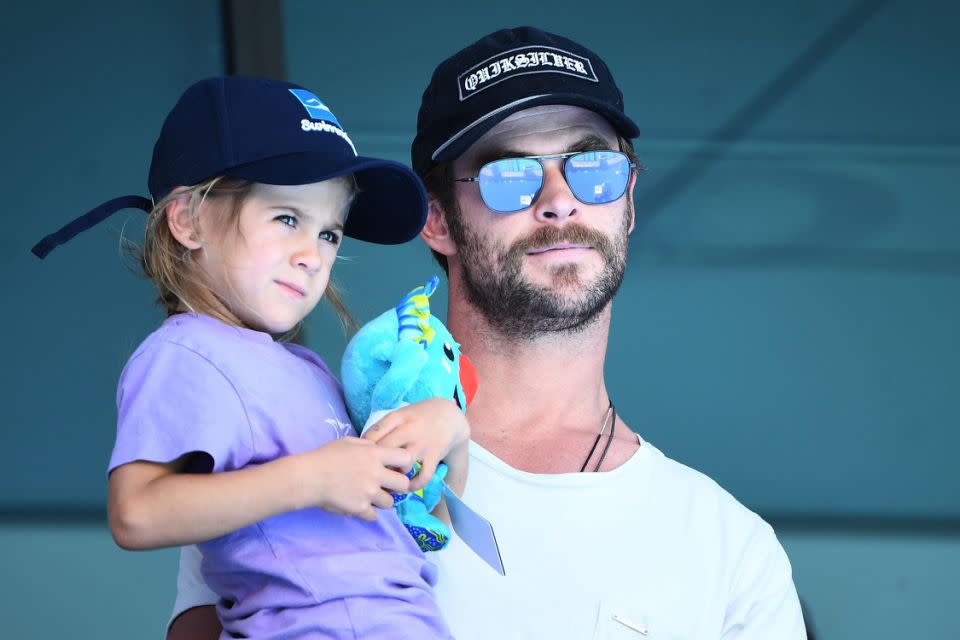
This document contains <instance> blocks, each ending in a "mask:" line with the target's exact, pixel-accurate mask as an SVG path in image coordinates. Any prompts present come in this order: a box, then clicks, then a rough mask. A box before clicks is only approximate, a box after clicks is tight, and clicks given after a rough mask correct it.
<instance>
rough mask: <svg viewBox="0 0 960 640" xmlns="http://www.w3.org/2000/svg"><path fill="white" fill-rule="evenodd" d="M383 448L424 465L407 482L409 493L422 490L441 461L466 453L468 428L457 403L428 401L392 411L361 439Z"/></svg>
mask: <svg viewBox="0 0 960 640" xmlns="http://www.w3.org/2000/svg"><path fill="white" fill-rule="evenodd" d="M363 439H364V440H369V441H370V442H374V443H376V444H377V445H380V446H382V447H400V448H402V449H405V450H406V451H407V452H408V453H409V454H410V456H411V458H412V459H413V460H419V461H420V462H421V464H422V465H423V468H422V469H420V473H418V474H417V476H416V477H415V478H414V479H413V480H412V481H411V482H410V487H409V489H408V491H416V490H417V489H422V488H423V487H424V486H426V484H427V483H428V482H430V478H432V477H433V473H434V471H436V469H437V465H438V464H440V461H441V460H443V459H444V458H446V457H447V456H448V455H450V454H451V453H453V452H457V451H460V450H462V451H463V452H464V453H465V452H466V446H467V442H469V440H470V424H469V423H468V422H467V418H466V416H464V415H463V412H462V411H461V410H460V408H459V407H457V405H456V403H454V402H453V401H452V400H448V399H446V398H429V399H427V400H421V401H420V402H415V403H414V404H411V405H408V406H406V407H401V408H400V409H397V410H396V411H393V412H391V413H389V414H387V415H386V416H384V418H383V419H382V420H381V421H380V422H378V423H377V424H375V425H373V426H372V427H370V428H369V429H367V432H366V433H365V434H364V435H363Z"/></svg>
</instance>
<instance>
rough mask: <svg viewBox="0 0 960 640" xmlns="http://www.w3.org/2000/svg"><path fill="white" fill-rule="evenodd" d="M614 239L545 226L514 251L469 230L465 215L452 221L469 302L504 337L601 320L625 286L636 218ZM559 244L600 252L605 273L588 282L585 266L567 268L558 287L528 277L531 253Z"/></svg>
mask: <svg viewBox="0 0 960 640" xmlns="http://www.w3.org/2000/svg"><path fill="white" fill-rule="evenodd" d="M629 207H630V205H629V203H628V204H627V205H626V207H625V209H624V213H623V222H622V224H621V226H620V228H619V229H618V230H617V235H616V236H615V237H614V238H613V239H612V241H611V239H610V238H608V237H607V236H605V235H604V234H602V233H601V232H599V231H596V230H593V229H590V228H588V227H585V226H583V225H580V224H577V223H572V224H567V225H565V226H563V227H556V226H552V225H551V226H545V227H542V228H540V229H538V230H537V231H535V232H534V233H532V234H530V235H529V236H527V237H526V238H521V239H520V240H518V241H517V242H515V243H514V244H513V245H511V246H510V247H506V246H504V244H503V243H502V242H495V241H491V240H490V239H489V238H485V237H483V236H481V235H480V234H478V233H476V232H474V231H473V230H471V229H468V228H467V227H466V226H465V225H464V224H463V219H462V215H461V212H460V211H453V212H452V213H453V215H448V216H447V226H448V228H449V230H450V234H451V236H452V237H453V240H454V242H456V244H457V253H458V256H459V258H460V266H461V268H462V273H463V283H464V287H465V290H466V294H467V299H468V301H469V302H470V303H471V304H472V305H473V306H474V307H475V308H476V309H477V310H479V311H480V312H481V313H482V314H483V316H484V317H485V318H486V320H487V323H488V324H489V325H490V327H491V328H492V329H493V330H494V331H496V332H497V333H499V334H500V335H502V336H503V337H505V338H510V339H514V340H523V339H531V338H536V337H538V336H542V335H545V334H548V333H557V332H576V331H581V330H583V329H584V328H585V327H587V326H589V325H590V324H591V323H592V322H593V321H595V320H596V319H597V317H598V316H599V315H600V312H601V311H603V310H604V308H606V306H607V304H608V303H609V302H610V301H611V300H612V299H613V296H614V295H615V294H616V293H617V289H619V288H620V283H621V282H622V281H623V274H624V271H625V269H626V264H627V245H628V242H629V231H630V221H631V213H630V209H629ZM559 243H574V244H586V245H589V246H591V247H592V248H593V250H595V251H597V252H599V253H600V256H601V257H602V258H603V269H602V270H601V272H600V274H599V275H598V276H597V277H596V278H595V279H594V281H593V282H589V283H584V282H583V281H582V280H581V277H580V266H579V265H576V264H562V265H559V266H556V267H554V268H553V269H552V270H551V272H550V275H551V277H552V280H553V283H552V284H553V286H554V287H555V288H556V289H554V288H550V287H548V286H539V285H536V284H533V283H531V282H529V281H527V280H525V279H524V277H523V259H524V256H525V255H526V253H527V251H528V250H530V249H535V248H539V247H545V246H549V245H553V244H559Z"/></svg>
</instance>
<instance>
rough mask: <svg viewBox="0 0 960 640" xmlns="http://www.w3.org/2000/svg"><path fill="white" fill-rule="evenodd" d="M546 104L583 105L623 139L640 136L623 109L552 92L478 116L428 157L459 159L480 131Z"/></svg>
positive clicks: (439, 159) (577, 95)
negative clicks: (604, 120)
mask: <svg viewBox="0 0 960 640" xmlns="http://www.w3.org/2000/svg"><path fill="white" fill-rule="evenodd" d="M547 104H566V105H570V106H574V107H583V108H584V109H589V110H590V111H593V112H595V113H598V114H600V115H601V116H603V117H604V118H606V119H607V120H608V121H609V122H610V124H611V125H613V128H614V129H615V130H616V132H617V133H618V134H619V135H621V136H623V137H625V138H629V139H632V138H636V137H637V136H638V135H640V130H639V129H638V128H637V125H636V124H635V123H634V122H633V120H631V119H630V118H628V117H627V116H626V115H625V114H624V113H623V112H622V111H620V110H618V109H614V108H612V107H611V106H610V105H609V104H607V103H606V102H602V101H600V100H594V99H592V98H589V97H586V96H583V95H579V94H574V93H552V94H547V95H542V96H535V97H532V98H529V99H526V100H520V101H517V102H516V103H514V104H511V105H509V106H507V107H503V108H500V109H497V110H496V111H494V112H493V113H488V114H486V115H485V116H483V117H482V118H478V119H477V120H475V121H474V122H472V123H471V124H469V125H468V126H466V127H464V128H463V129H461V130H460V131H459V132H458V133H457V134H456V135H454V136H453V137H452V138H450V139H449V140H447V141H446V142H444V143H443V144H442V145H440V147H438V149H437V150H435V151H434V152H433V157H432V158H431V160H432V161H433V162H435V163H442V162H450V161H451V160H455V159H456V158H459V157H460V156H461V155H462V154H463V152H464V151H466V150H467V149H469V148H470V146H471V145H472V144H473V143H474V142H476V141H477V140H479V139H480V138H481V136H483V134H485V133H486V132H488V131H490V129H492V128H494V127H495V126H497V125H498V124H499V123H501V122H503V121H504V120H505V119H507V118H508V117H510V116H511V115H513V114H514V113H517V112H518V111H523V110H524V109H530V108H532V107H539V106H542V105H547Z"/></svg>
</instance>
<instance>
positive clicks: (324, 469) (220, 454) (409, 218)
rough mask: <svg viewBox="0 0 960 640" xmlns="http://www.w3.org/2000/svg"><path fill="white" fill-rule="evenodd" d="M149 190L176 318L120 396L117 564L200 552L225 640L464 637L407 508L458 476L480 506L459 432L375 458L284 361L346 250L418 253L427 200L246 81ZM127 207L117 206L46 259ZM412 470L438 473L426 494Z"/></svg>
mask: <svg viewBox="0 0 960 640" xmlns="http://www.w3.org/2000/svg"><path fill="white" fill-rule="evenodd" d="M149 184H150V191H151V194H152V195H153V199H154V202H155V205H154V206H152V207H150V218H149V222H148V227H147V234H146V238H145V242H144V246H143V265H144V268H145V271H146V273H147V274H148V275H149V276H150V277H151V278H152V279H153V281H154V282H155V283H156V285H157V288H158V289H159V294H160V295H159V298H160V301H161V303H162V304H163V305H164V306H165V307H166V310H167V313H168V316H169V317H168V318H167V320H166V321H165V322H164V323H163V325H162V326H161V327H160V328H159V329H158V330H157V331H155V332H154V333H153V334H151V335H150V336H149V337H148V338H147V339H146V340H145V341H144V342H143V343H142V344H141V345H140V347H139V348H138V349H137V350H136V352H135V353H134V354H133V356H132V357H131V358H130V360H129V361H128V362H127V365H126V367H125V368H124V370H123V373H122V374H121V378H120V383H119V388H118V391H117V406H118V411H119V419H118V428H117V440H116V445H115V448H114V451H113V455H112V457H111V460H110V471H109V473H110V475H109V520H110V528H111V531H112V532H113V535H114V538H115V539H116V541H117V543H118V544H119V545H120V546H121V547H124V548H128V549H153V548H158V547H166V546H172V545H185V544H192V543H199V544H198V547H199V548H200V550H201V551H202V553H203V573H204V578H205V580H206V582H207V583H208V584H209V585H210V587H212V588H213V590H214V591H216V593H217V594H218V596H219V603H218V605H217V612H218V614H219V616H220V619H221V622H222V624H223V628H224V633H223V635H222V636H221V637H223V638H228V637H232V638H274V637H276V638H280V637H282V638H319V637H323V638H355V637H364V638H366V637H378V638H379V637H389V638H417V639H418V640H424V639H426V638H446V637H449V633H448V631H447V629H446V626H445V625H444V623H443V621H442V619H441V617H440V614H439V612H438V610H437V607H436V605H435V603H434V599H433V592H432V588H433V584H434V582H435V570H434V569H433V566H432V565H431V564H430V563H428V562H426V561H425V558H424V555H423V553H422V552H421V551H420V550H419V549H418V547H417V545H416V543H415V542H414V540H413V539H412V538H411V536H410V535H409V534H408V533H407V531H406V530H405V529H404V527H403V526H402V525H401V523H400V522H399V520H398V519H397V517H396V515H395V512H394V511H393V509H391V508H390V507H392V504H393V499H392V495H391V492H402V491H408V490H410V489H415V488H419V487H420V486H422V485H423V484H425V483H426V481H427V480H428V479H429V477H430V476H431V475H432V471H433V469H434V468H435V466H436V462H438V461H439V459H441V458H445V459H446V461H447V462H448V464H450V467H451V468H450V473H451V474H453V477H452V478H450V477H449V476H448V482H450V483H452V484H453V485H454V489H455V490H456V489H458V488H462V484H463V482H464V480H465V478H464V477H463V474H464V473H465V469H464V467H465V462H466V442H467V439H468V435H469V434H468V427H467V424H466V421H465V419H464V418H463V414H462V413H461V412H460V410H459V409H458V408H457V407H456V405H455V404H454V403H453V402H451V401H448V400H431V401H427V402H423V403H418V404H414V405H411V406H410V407H407V408H405V409H401V410H400V411H399V412H396V413H394V414H392V415H391V417H390V418H389V422H388V421H387V420H385V421H384V423H381V425H380V428H379V429H378V431H379V434H378V435H377V436H376V439H377V442H376V443H374V442H373V441H371V440H363V439H359V438H356V437H352V434H353V433H354V432H353V428H352V426H351V425H350V422H349V418H348V416H347V412H346V409H345V407H344V404H343V398H342V394H341V390H340V387H339V385H338V383H337V381H336V380H335V378H334V376H333V375H332V374H331V373H330V371H329V369H328V368H327V366H326V365H325V364H324V363H323V361H322V360H320V358H319V357H318V356H317V355H316V354H314V353H313V352H311V351H310V350H308V349H306V348H304V347H301V346H297V345H293V344H284V343H282V342H279V341H278V340H277V337H278V336H284V335H288V334H290V333H291V332H294V331H295V330H296V329H297V327H298V325H299V323H300V322H301V321H302V320H303V319H304V317H306V315H307V314H308V313H310V311H311V310H313V308H314V306H315V305H316V304H317V302H318V301H319V300H320V297H321V296H322V295H323V294H324V292H325V291H327V292H328V294H330V293H331V292H332V291H331V289H330V288H329V282H328V278H329V275H330V269H331V266H332V265H333V261H334V259H335V257H336V255H337V249H338V247H339V244H340V240H341V236H342V235H344V234H346V235H350V236H352V237H355V238H359V239H363V240H368V241H372V242H377V243H384V244H386V243H398V242H404V241H406V240H409V239H410V238H412V237H413V236H415V235H416V234H417V233H418V232H419V230H420V227H421V226H422V225H423V221H424V218H425V213H426V198H425V194H424V192H423V188H422V186H421V185H420V183H419V181H418V179H417V178H416V177H415V176H414V175H413V173H412V172H411V171H409V170H408V169H407V168H405V167H403V166H402V165H399V164H396V163H392V162H388V161H385V160H377V159H372V158H364V157H359V156H357V154H356V151H355V149H354V147H353V143H352V142H351V141H350V138H349V137H348V136H347V134H346V133H345V132H344V131H343V128H342V127H341V126H340V124H339V122H338V121H337V119H336V118H335V117H334V116H333V114H332V113H330V111H329V110H328V109H327V108H326V106H325V105H324V104H323V103H322V102H320V100H318V99H317V98H316V96H314V95H313V94H312V93H310V92H309V91H307V90H305V89H302V88H300V87H297V86H295V85H292V84H287V83H283V82H275V81H269V80H262V79H254V78H242V77H236V76H233V77H221V78H212V79H208V80H204V81H201V82H199V83H197V84H195V85H193V86H192V87H190V88H189V89H188V90H187V91H186V92H185V93H184V95H183V96H182V97H181V99H180V101H179V102H178V103H177V105H176V106H175V107H174V108H173V110H172V111H171V113H170V114H169V116H168V117H167V119H166V121H165V123H164V125H163V129H162V130H161V133H160V136H159V139H158V140H157V143H156V146H155V148H154V155H153V162H152V164H151V167H150V180H149ZM131 203H132V204H138V203H136V202H132V200H131V199H130V198H129V197H128V198H126V199H124V198H119V199H117V200H114V201H111V202H110V203H107V204H105V205H103V206H102V207H100V208H98V209H97V210H94V212H92V213H91V214H88V216H86V217H85V218H83V219H81V220H80V221H79V222H75V223H74V224H73V226H72V227H68V228H67V231H66V232H63V233H62V234H61V235H60V236H57V237H53V238H52V239H51V240H50V241H49V242H48V243H47V245H46V246H45V247H40V250H39V251H38V253H43V252H45V251H48V250H49V249H50V248H52V246H54V245H55V244H56V243H58V242H61V241H64V240H65V239H68V238H69V236H70V235H73V234H75V233H76V232H78V229H82V228H84V227H87V226H90V225H92V224H94V223H95V222H96V221H97V220H98V219H102V218H103V217H106V216H107V215H109V214H110V213H111V212H113V211H114V210H116V209H117V208H120V207H122V206H130V205H131ZM331 297H332V296H331ZM332 302H333V304H334V305H335V306H337V307H338V308H339V309H341V310H342V307H341V306H340V305H339V302H338V301H337V300H336V298H335V297H332ZM416 459H422V460H423V461H424V472H421V473H420V475H419V476H417V478H416V480H415V481H414V482H410V481H409V480H408V479H407V477H406V476H405V475H404V473H405V472H406V471H408V470H409V469H410V467H411V465H412V464H413V462H414V460H416Z"/></svg>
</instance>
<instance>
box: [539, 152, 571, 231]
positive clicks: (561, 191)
mask: <svg viewBox="0 0 960 640" xmlns="http://www.w3.org/2000/svg"><path fill="white" fill-rule="evenodd" d="M533 206H534V211H533V212H534V215H535V216H536V218H537V220H539V221H541V222H551V223H554V224H556V223H561V222H564V221H565V220H566V219H567V218H569V217H570V216H572V215H575V214H576V213H577V209H578V207H579V206H580V201H579V200H577V199H576V198H575V197H574V196H573V193H572V192H571V191H570V185H568V184H567V180H566V178H564V176H563V165H562V163H558V162H550V163H548V164H547V166H546V167H544V169H543V187H542V188H541V189H540V195H539V197H537V200H536V202H534V205H533Z"/></svg>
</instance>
